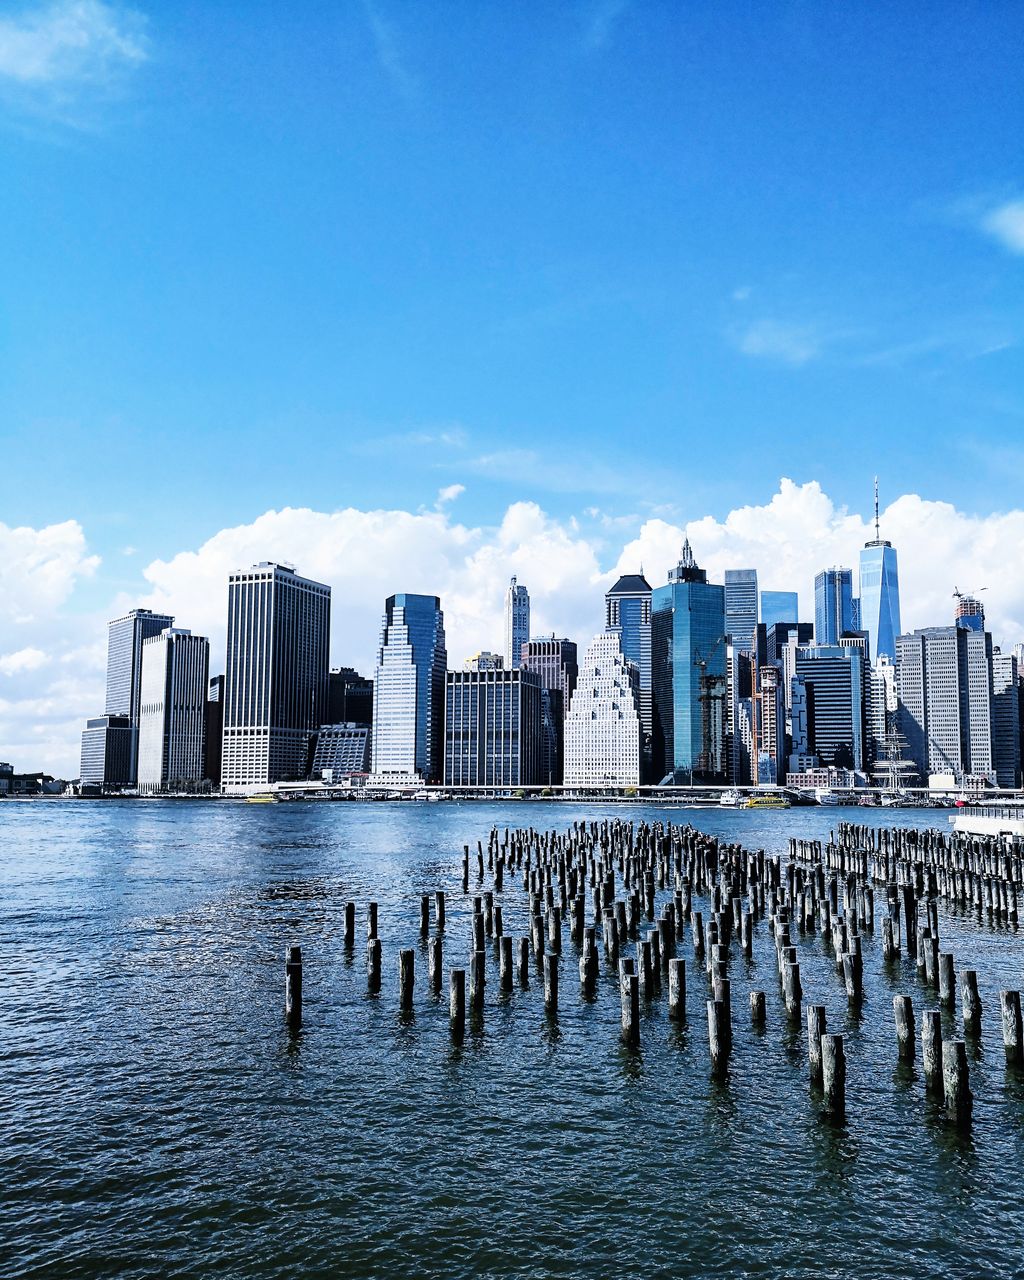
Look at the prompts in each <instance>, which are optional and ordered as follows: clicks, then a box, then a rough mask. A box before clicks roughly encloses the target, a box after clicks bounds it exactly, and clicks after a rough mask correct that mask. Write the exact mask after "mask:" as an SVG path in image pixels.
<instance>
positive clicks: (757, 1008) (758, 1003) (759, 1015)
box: [750, 991, 765, 1027]
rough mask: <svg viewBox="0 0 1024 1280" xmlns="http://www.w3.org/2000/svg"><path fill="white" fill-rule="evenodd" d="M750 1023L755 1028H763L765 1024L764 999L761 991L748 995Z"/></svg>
mask: <svg viewBox="0 0 1024 1280" xmlns="http://www.w3.org/2000/svg"><path fill="white" fill-rule="evenodd" d="M750 1021H751V1022H752V1023H753V1024H754V1026H755V1027H763V1026H764V1022H765V999H764V992H763V991H751V993H750Z"/></svg>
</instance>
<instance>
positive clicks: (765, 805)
mask: <svg viewBox="0 0 1024 1280" xmlns="http://www.w3.org/2000/svg"><path fill="white" fill-rule="evenodd" d="M744 808H746V809H788V808H790V802H789V799H788V797H787V796H782V795H762V796H749V797H748V799H747V802H746V804H745V805H744Z"/></svg>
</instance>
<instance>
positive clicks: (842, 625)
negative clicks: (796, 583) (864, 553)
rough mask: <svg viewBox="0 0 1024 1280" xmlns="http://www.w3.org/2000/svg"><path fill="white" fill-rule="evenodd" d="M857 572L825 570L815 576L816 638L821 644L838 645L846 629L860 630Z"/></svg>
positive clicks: (837, 569)
mask: <svg viewBox="0 0 1024 1280" xmlns="http://www.w3.org/2000/svg"><path fill="white" fill-rule="evenodd" d="M855 621H856V619H855V616H854V608H853V573H852V572H851V571H850V570H849V569H839V568H836V569H823V570H822V571H821V573H819V574H818V576H817V577H816V578H815V579H814V638H815V640H816V641H817V642H818V644H838V643H839V640H840V637H841V636H842V635H843V633H844V632H846V631H854V630H856V629H857V628H856V626H855Z"/></svg>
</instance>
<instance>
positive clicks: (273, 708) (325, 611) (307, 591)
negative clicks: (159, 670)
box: [221, 561, 331, 794]
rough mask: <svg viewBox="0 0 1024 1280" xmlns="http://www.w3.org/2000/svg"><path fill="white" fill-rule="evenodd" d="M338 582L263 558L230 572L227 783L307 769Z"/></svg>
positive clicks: (246, 787) (247, 785) (323, 691)
mask: <svg viewBox="0 0 1024 1280" xmlns="http://www.w3.org/2000/svg"><path fill="white" fill-rule="evenodd" d="M330 628H331V589H330V587H328V586H324V584H323V583H320V582H313V581H311V580H310V579H308V578H303V577H300V576H299V575H298V574H297V573H296V572H295V571H294V569H292V568H291V567H290V566H288V565H282V564H274V563H271V562H267V561H265V562H263V563H261V564H256V565H253V566H252V568H251V569H245V570H242V571H240V572H238V573H233V574H231V576H230V578H229V579H228V627H227V666H226V670H225V674H224V741H223V749H222V755H221V786H222V788H223V789H224V790H225V791H229V792H232V793H237V794H241V793H245V792H247V791H252V790H254V789H258V788H259V787H261V786H266V785H267V784H269V783H274V782H284V781H292V780H296V779H301V778H304V777H305V776H306V770H307V765H308V760H309V742H310V738H311V736H312V734H313V733H314V732H315V731H316V729H317V727H318V725H320V724H321V723H322V722H323V720H324V712H325V711H326V709H327V664H328V647H329V643H330Z"/></svg>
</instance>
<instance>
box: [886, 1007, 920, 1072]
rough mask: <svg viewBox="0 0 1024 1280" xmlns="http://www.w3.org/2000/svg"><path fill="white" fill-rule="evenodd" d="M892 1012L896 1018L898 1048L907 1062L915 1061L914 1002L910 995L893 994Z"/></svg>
mask: <svg viewBox="0 0 1024 1280" xmlns="http://www.w3.org/2000/svg"><path fill="white" fill-rule="evenodd" d="M892 1012H893V1017H894V1018H895V1020H896V1048H897V1052H898V1054H899V1056H900V1058H902V1059H903V1060H904V1061H905V1062H913V1061H914V1053H915V1050H914V1002H913V1000H911V998H910V996H893V998H892Z"/></svg>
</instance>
